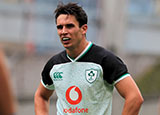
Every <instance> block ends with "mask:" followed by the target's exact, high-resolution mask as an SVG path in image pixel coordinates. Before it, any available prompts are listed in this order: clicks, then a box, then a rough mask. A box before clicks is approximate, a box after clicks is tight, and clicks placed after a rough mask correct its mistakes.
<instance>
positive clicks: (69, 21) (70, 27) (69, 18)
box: [57, 14, 87, 49]
mask: <svg viewBox="0 0 160 115" xmlns="http://www.w3.org/2000/svg"><path fill="white" fill-rule="evenodd" d="M85 26H87V25H83V26H82V27H79V23H78V21H77V20H76V18H75V16H73V15H65V14H61V15H59V16H58V18H57V32H58V35H59V37H60V40H61V43H62V44H63V46H64V47H65V48H67V49H73V48H75V47H76V46H78V45H79V43H80V42H81V40H83V39H84V37H83V36H85V34H86V30H87V27H85ZM85 28H86V29H85Z"/></svg>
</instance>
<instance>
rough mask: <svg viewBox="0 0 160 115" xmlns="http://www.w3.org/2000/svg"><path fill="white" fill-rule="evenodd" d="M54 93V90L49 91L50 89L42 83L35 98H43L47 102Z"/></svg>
mask: <svg viewBox="0 0 160 115" xmlns="http://www.w3.org/2000/svg"><path fill="white" fill-rule="evenodd" d="M53 91H54V90H49V89H46V88H45V87H44V86H43V85H42V83H40V85H39V87H38V89H37V91H36V94H35V97H37V96H38V97H42V98H43V99H45V100H49V98H50V96H51V95H52V94H53Z"/></svg>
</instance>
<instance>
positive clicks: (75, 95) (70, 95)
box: [66, 86, 82, 105]
mask: <svg viewBox="0 0 160 115" xmlns="http://www.w3.org/2000/svg"><path fill="white" fill-rule="evenodd" d="M66 99H67V101H68V102H69V103H70V104H72V105H77V104H78V103H80V102H81V100H82V93H81V90H80V89H79V88H78V87H76V86H71V87H69V88H68V89H67V91H66Z"/></svg>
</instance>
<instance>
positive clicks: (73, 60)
mask: <svg viewBox="0 0 160 115" xmlns="http://www.w3.org/2000/svg"><path fill="white" fill-rule="evenodd" d="M91 46H92V42H89V44H88V45H87V47H86V48H85V49H84V50H83V51H82V53H81V54H80V55H79V56H77V57H76V58H75V59H72V58H70V57H69V55H68V54H67V57H68V58H69V60H71V61H72V62H75V61H77V60H78V59H80V58H81V57H83V56H84V55H85V54H86V53H87V52H88V50H89V49H90V48H91Z"/></svg>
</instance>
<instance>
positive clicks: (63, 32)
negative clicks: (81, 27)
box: [62, 26, 67, 35]
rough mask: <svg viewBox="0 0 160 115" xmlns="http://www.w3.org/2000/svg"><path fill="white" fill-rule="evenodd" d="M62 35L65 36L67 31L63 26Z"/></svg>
mask: <svg viewBox="0 0 160 115" xmlns="http://www.w3.org/2000/svg"><path fill="white" fill-rule="evenodd" d="M62 34H63V35H64V34H67V29H66V27H65V26H64V27H63V28H62Z"/></svg>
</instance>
